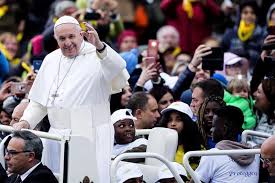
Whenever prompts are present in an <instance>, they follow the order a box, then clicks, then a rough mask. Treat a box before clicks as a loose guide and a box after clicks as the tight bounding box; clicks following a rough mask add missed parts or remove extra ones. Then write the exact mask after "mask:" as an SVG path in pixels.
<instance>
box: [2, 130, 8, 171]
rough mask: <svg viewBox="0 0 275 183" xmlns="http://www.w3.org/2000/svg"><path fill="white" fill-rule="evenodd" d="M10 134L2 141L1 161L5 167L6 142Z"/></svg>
mask: <svg viewBox="0 0 275 183" xmlns="http://www.w3.org/2000/svg"><path fill="white" fill-rule="evenodd" d="M9 136H10V135H8V136H6V137H5V138H4V139H3V140H2V141H1V143H0V163H1V164H2V166H3V167H5V143H6V141H7V139H8V138H9Z"/></svg>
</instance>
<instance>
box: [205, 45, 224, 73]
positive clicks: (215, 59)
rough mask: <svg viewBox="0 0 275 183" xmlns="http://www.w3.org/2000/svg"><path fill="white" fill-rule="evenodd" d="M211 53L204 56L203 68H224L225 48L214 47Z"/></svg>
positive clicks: (214, 69)
mask: <svg viewBox="0 0 275 183" xmlns="http://www.w3.org/2000/svg"><path fill="white" fill-rule="evenodd" d="M211 51H212V53H211V54H210V55H207V56H204V57H202V69H203V70H210V71H216V70H223V54H224V53H223V50H222V48H221V47H212V48H211Z"/></svg>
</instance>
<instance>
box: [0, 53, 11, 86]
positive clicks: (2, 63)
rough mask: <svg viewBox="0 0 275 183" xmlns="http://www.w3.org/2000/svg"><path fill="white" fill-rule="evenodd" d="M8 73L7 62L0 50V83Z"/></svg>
mask: <svg viewBox="0 0 275 183" xmlns="http://www.w3.org/2000/svg"><path fill="white" fill-rule="evenodd" d="M8 73H9V62H8V60H7V59H6V57H5V56H4V55H3V54H2V52H1V51H0V84H1V83H2V81H3V79H4V77H5V76H6V75H8Z"/></svg>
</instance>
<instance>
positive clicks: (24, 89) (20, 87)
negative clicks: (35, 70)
mask: <svg viewBox="0 0 275 183" xmlns="http://www.w3.org/2000/svg"><path fill="white" fill-rule="evenodd" d="M28 92H29V87H28V85H27V84H26V83H21V82H17V83H16V82H14V83H12V84H11V94H13V95H16V94H25V93H28Z"/></svg>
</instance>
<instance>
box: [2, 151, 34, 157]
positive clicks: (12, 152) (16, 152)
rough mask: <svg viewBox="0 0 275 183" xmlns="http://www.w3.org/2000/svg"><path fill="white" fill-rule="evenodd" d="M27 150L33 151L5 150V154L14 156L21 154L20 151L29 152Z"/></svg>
mask: <svg viewBox="0 0 275 183" xmlns="http://www.w3.org/2000/svg"><path fill="white" fill-rule="evenodd" d="M27 152H32V151H14V150H6V151H5V155H7V156H10V157H13V156H15V155H17V154H20V153H27Z"/></svg>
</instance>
